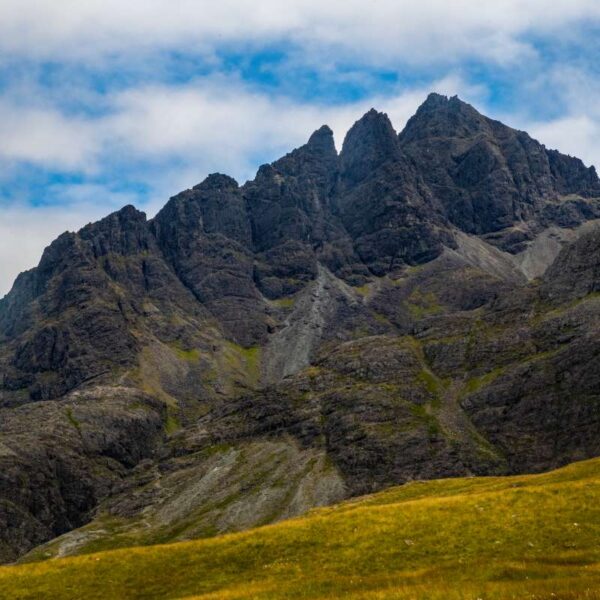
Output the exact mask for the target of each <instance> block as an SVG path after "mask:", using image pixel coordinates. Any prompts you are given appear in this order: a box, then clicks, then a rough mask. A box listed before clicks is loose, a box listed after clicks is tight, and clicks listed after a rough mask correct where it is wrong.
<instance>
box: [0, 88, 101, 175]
mask: <svg viewBox="0 0 600 600" xmlns="http://www.w3.org/2000/svg"><path fill="white" fill-rule="evenodd" d="M96 137H97V135H96V132H95V131H94V127H93V124H92V123H90V122H87V121H85V120H83V119H81V118H73V117H67V116H66V115H64V114H62V113H61V112H60V111H59V110H58V109H56V108H52V107H39V106H35V105H34V106H27V105H23V104H17V103H15V102H12V101H10V100H7V99H2V100H0V140H2V142H1V143H0V159H4V160H5V161H8V162H10V161H25V162H31V163H36V164H38V165H41V166H45V167H60V168H66V169H80V170H81V169H87V168H88V167H89V166H90V165H91V163H92V162H93V159H94V153H95V152H96V151H97V150H98V145H97V141H96V139H95V138H96Z"/></svg>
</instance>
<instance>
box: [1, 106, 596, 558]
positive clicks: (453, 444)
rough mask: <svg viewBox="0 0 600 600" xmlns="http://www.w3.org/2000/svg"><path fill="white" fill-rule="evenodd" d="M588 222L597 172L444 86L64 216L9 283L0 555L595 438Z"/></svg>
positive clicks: (104, 541)
mask: <svg viewBox="0 0 600 600" xmlns="http://www.w3.org/2000/svg"><path fill="white" fill-rule="evenodd" d="M597 220H600V180H599V179H598V176H597V174H596V171H595V170H594V168H593V167H590V168H587V167H585V166H584V165H583V163H582V162H581V161H580V160H578V159H576V158H572V157H570V156H565V155H562V154H560V153H559V152H557V151H554V150H548V149H546V148H545V147H544V146H543V145H542V144H540V143H538V142H537V141H535V140H533V139H532V138H530V137H529V136H528V135H527V134H526V133H524V132H521V131H516V130H514V129H511V128H510V127H507V126H505V125H503V124H502V123H499V122H497V121H493V120H491V119H488V118H486V117H484V116H483V115H481V114H479V113H478V112H477V111H476V110H475V109H474V108H473V107H472V106H470V105H468V104H466V103H464V102H462V101H461V100H459V99H458V98H456V97H454V98H450V99H448V98H446V97H444V96H440V95H437V94H431V95H430V96H429V97H428V98H427V100H426V101H425V103H424V104H423V105H422V106H421V107H420V108H419V110H418V111H417V113H416V114H415V116H414V117H412V118H411V119H410V120H409V122H408V123H407V125H406V127H405V129H404V130H403V131H402V132H401V133H400V134H399V135H398V134H397V133H396V132H395V131H394V129H393V126H392V124H391V123H390V121H389V119H388V118H387V116H386V115H385V114H382V113H378V112H376V111H375V110H371V111H369V112H368V113H367V114H366V115H364V116H363V117H362V118H361V119H360V120H359V121H357V122H356V123H355V124H354V126H353V127H352V128H351V129H350V131H349V132H348V134H347V136H346V138H345V140H344V142H343V145H342V148H341V151H340V152H339V154H338V152H337V151H336V148H335V145H334V141H333V135H332V132H331V130H330V129H329V128H328V127H327V126H323V127H322V128H321V129H319V130H318V131H316V132H315V133H313V135H312V136H311V137H310V139H309V140H308V142H307V144H306V145H304V146H302V147H301V148H298V149H296V150H294V151H292V152H291V153H289V154H288V155H286V156H285V157H283V158H281V159H279V160H277V161H275V162H274V163H272V164H270V165H263V166H262V167H261V168H260V169H259V170H258V173H257V175H256V177H255V179H254V180H253V181H249V182H247V183H246V184H244V185H242V186H240V185H238V183H237V182H236V181H234V180H233V179H231V178H230V177H228V176H226V175H220V174H213V175H210V176H209V177H208V178H207V179H206V180H205V181H203V182H202V183H201V184H199V185H197V186H195V187H194V188H192V189H190V190H186V191H184V192H182V193H180V194H178V195H177V196H174V197H173V198H171V199H170V200H169V202H168V203H167V204H166V205H165V207H164V208H163V209H162V210H161V211H160V212H159V213H158V214H157V215H156V217H155V218H153V219H151V220H148V219H147V218H146V216H145V215H144V214H143V213H141V212H139V211H137V210H136V209H135V208H133V207H131V206H127V207H125V208H123V209H122V210H120V211H119V212H117V213H114V214H112V215H109V216H108V217H106V218H105V219H103V220H102V221H99V222H97V223H94V224H90V225H88V226H86V227H84V228H83V229H82V230H80V231H79V232H77V233H65V234H63V235H62V236H60V237H59V238H58V239H57V240H56V241H54V242H53V243H52V244H51V245H50V246H49V247H48V248H47V249H46V250H45V252H44V254H43V256H42V258H41V261H40V263H39V265H38V267H37V268H35V269H32V270H31V271H28V272H26V273H23V274H21V275H20V276H19V277H18V278H17V280H16V282H15V284H14V286H13V289H12V290H11V292H10V293H9V294H8V295H7V296H6V297H5V298H4V299H2V300H0V560H2V561H13V560H15V559H17V558H19V557H20V556H22V555H24V554H26V553H27V552H30V551H32V550H33V549H34V548H35V550H33V552H30V554H29V555H28V557H27V558H39V557H46V556H52V555H66V554H72V553H77V552H84V551H89V550H92V549H98V548H107V547H117V546H127V545H133V544H148V543H159V542H163V541H171V540H181V539H190V538H195V537H204V536H209V535H214V534H215V533H219V532H223V531H232V530H238V529H243V528H247V527H251V526H254V525H258V524H263V523H269V522H273V521H275V520H279V519H282V518H285V517H289V516H292V515H296V514H299V513H302V512H304V511H306V510H307V509H309V508H311V507H313V506H319V505H324V504H330V503H332V502H335V501H338V500H340V499H343V498H346V497H349V496H353V495H356V494H362V493H365V492H370V491H375V490H378V489H381V488H384V487H386V486H389V485H392V484H399V483H404V482H406V481H409V480H413V479H428V478H434V477H441V476H459V475H487V474H509V473H526V472H537V471H542V470H546V469H550V468H554V467H557V466H560V465H563V464H566V463H568V462H570V461H574V460H577V459H581V458H586V457H591V456H597V455H600V436H599V435H598V434H599V433H600V294H599V292H600V228H599V227H598V225H597ZM598 222H600V221H598ZM45 542H48V544H45V545H43V544H44V543H45Z"/></svg>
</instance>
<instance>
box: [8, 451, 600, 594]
mask: <svg viewBox="0 0 600 600" xmlns="http://www.w3.org/2000/svg"><path fill="white" fill-rule="evenodd" d="M599 467H600V464H599V461H598V460H592V461H585V462H582V463H577V464H574V465H570V466H569V467H565V468H562V469H560V470H558V471H553V472H551V473H547V474H543V475H525V476H520V477H504V478H496V477H494V478H468V479H450V480H439V481H429V482H412V483H409V484H407V485H405V486H401V487H393V488H390V489H388V490H386V491H383V492H379V493H377V494H373V495H370V496H366V497H362V498H358V499H354V500H352V501H349V502H344V503H341V504H339V505H336V506H333V507H329V508H325V509H319V510H315V511H312V512H311V513H309V514H308V515H306V516H303V517H299V518H296V519H292V520H289V521H286V522H283V523H278V524H275V525H272V526H270V527H260V528H257V529H252V530H250V531H246V532H243V533H237V534H232V535H226V536H221V537H219V538H213V539H207V540H196V541H193V542H187V543H178V544H168V545H157V546H151V547H145V548H127V549H126V550H113V551H105V552H98V553H95V554H91V555H87V556H77V557H69V558H65V559H62V560H49V561H44V562H41V563H39V562H38V563H35V564H25V565H19V566H11V567H2V568H0V596H2V597H4V598H20V599H23V600H25V599H38V598H53V599H55V600H74V599H75V598H89V599H93V598H98V599H103V598H107V597H110V598H116V597H118V598H148V599H150V598H174V597H177V598H184V597H185V598H192V597H193V598H206V599H208V598H219V599H230V598H232V599H233V598H256V599H257V600H262V599H264V600H266V599H269V600H275V599H287V598H307V599H321V598H350V599H352V600H359V599H360V600H364V599H369V600H370V599H376V598H394V599H398V600H409V599H410V600H463V599H464V598H489V599H491V600H504V599H506V598H569V599H576V598H589V599H591V600H595V599H597V598H598V597H599V590H600V573H599V571H598V559H599V552H598V501H599V500H600V482H599V477H598V472H599ZM42 556H43V555H41V556H36V557H35V558H36V559H39V558H41V557H42Z"/></svg>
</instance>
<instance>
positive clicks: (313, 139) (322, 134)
mask: <svg viewBox="0 0 600 600" xmlns="http://www.w3.org/2000/svg"><path fill="white" fill-rule="evenodd" d="M306 146H307V147H308V148H310V149H311V150H312V151H313V152H317V153H319V154H323V155H325V156H332V155H335V156H337V151H336V149H335V143H334V141H333V131H332V130H331V128H330V127H329V126H328V125H322V126H321V127H319V129H317V130H316V131H315V132H314V133H313V134H312V135H311V136H310V138H308V142H307V144H306Z"/></svg>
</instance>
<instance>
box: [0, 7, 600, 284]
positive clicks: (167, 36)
mask: <svg viewBox="0 0 600 600" xmlns="http://www.w3.org/2000/svg"><path fill="white" fill-rule="evenodd" d="M599 33H600V2H598V1H597V0H569V1H567V0H554V1H553V2H552V3H551V4H549V3H548V2H547V1H540V0H502V1H498V0H494V1H487V0H454V1H453V2H447V0H422V1H421V2H420V3H415V2H412V1H410V2H409V1H403V0H395V1H392V0H371V2H369V3H366V2H364V1H360V2H359V1H357V0H345V1H343V2H342V1H338V0H335V1H327V0H319V1H316V0H304V1H296V0H288V1H287V2H275V1H273V0H262V1H261V0H253V1H247V0H220V1H219V2H218V3H215V2H208V1H203V0H200V1H199V0H196V1H190V0H178V1H177V2H174V1H173V0H170V1H167V0H144V1H139V0H129V2H126V3H125V2H122V0H119V1H117V0H83V1H81V0H77V1H76V0H59V1H56V0H45V1H44V0H37V1H34V0H2V2H1V3H0V216H1V217H0V296H1V295H2V294H3V293H5V292H6V291H8V289H9V288H10V285H11V284H12V280H13V279H14V277H15V276H16V274H17V273H18V272H20V271H21V270H23V269H25V268H30V267H32V266H34V265H35V264H36V263H37V261H38V259H39V256H40V254H41V251H42V250H43V248H44V247H45V246H46V245H47V244H48V243H49V242H50V241H51V240H52V239H53V238H54V237H56V235H58V234H59V233H61V232H62V231H64V230H65V229H77V228H78V227H80V226H82V225H84V224H85V223H86V222H88V221H90V220H94V219H96V218H99V217H101V216H103V215H105V214H107V213H108V212H110V211H111V210H114V209H116V208H119V207H121V206H123V205H124V204H127V203H133V204H135V205H136V206H138V207H139V208H141V209H143V210H146V211H147V212H148V213H149V214H150V215H152V214H154V213H155V212H156V210H157V209H158V208H159V207H160V206H161V205H162V204H164V203H165V201H166V200H167V199H168V197H169V196H170V195H173V194H175V193H176V192H178V191H180V190H181V189H185V188H187V187H190V186H192V185H194V184H196V183H198V182H199V181H201V180H202V179H203V178H204V177H205V176H206V175H207V174H208V173H210V172H214V171H221V172H226V173H228V174H230V175H233V176H234V177H236V178H237V179H238V180H239V181H241V182H243V181H244V180H245V179H247V178H250V177H252V176H253V173H254V172H255V170H256V168H257V167H258V166H259V165H260V164H261V163H263V162H267V161H271V160H274V159H276V158H278V157H279V156H280V155H281V154H283V153H285V152H287V151H289V150H290V149H291V148H293V147H295V146H298V145H300V144H302V143H303V142H304V141H305V140H306V139H307V138H308V136H309V135H310V133H311V132H312V131H313V130H314V129H316V128H317V127H319V126H320V125H321V124H323V123H328V124H329V125H330V126H331V127H332V128H333V130H334V132H335V137H336V143H337V145H338V147H339V146H340V145H341V142H342V141H343V136H344V134H345V132H346V130H347V129H348V127H349V126H350V125H351V124H352V123H353V122H354V121H355V120H356V119H358V118H359V117H360V116H361V115H362V114H363V113H364V112H365V111H366V110H368V109H369V108H370V107H371V106H374V107H375V108H377V109H379V110H384V111H386V112H387V113H388V114H389V115H390V118H391V119H392V122H393V123H394V125H395V127H396V128H397V129H398V130H400V129H402V127H403V125H404V123H405V121H406V119H407V118H408V117H410V116H411V115H412V114H413V113H414V111H415V110H416V108H417V107H418V105H419V104H420V103H421V102H422V101H423V99H424V98H425V96H426V95H427V93H428V92H429V91H432V90H435V91H438V92H441V93H446V94H458V95H459V96H460V97H461V98H463V99H465V100H467V101H469V102H471V103H473V104H474V105H475V106H476V107H477V108H479V109H480V110H481V111H483V112H485V113H486V114H488V115H490V116H493V117H495V118H499V119H501V120H503V121H505V122H506V123H508V124H510V125H513V126H515V127H518V128H521V129H526V130H527V131H529V132H530V133H531V134H532V135H534V137H537V138H538V139H540V141H542V142H543V143H545V144H546V145H548V146H550V147H555V148H558V149H560V150H562V151H564V152H567V153H570V154H573V155H577V156H580V157H581V158H582V159H583V160H584V161H585V162H586V163H587V164H596V165H598V164H600V102H598V98H599V97H600V76H599V71H600V65H599V61H598V57H599V56H600V35H599Z"/></svg>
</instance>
